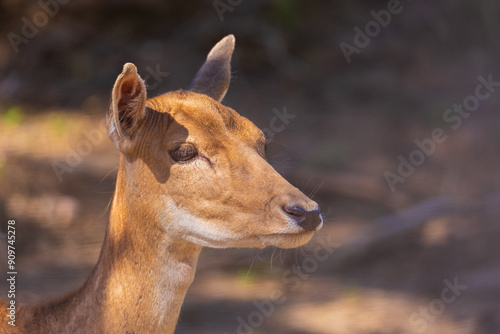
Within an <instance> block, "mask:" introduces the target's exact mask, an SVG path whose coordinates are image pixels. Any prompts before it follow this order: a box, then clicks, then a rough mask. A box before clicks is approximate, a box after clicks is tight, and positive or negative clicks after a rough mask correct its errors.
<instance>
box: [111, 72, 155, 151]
mask: <svg viewBox="0 0 500 334" xmlns="http://www.w3.org/2000/svg"><path fill="white" fill-rule="evenodd" d="M146 100H147V95H146V86H145V85H144V81H143V80H142V79H141V77H140V76H139V74H137V68H136V67H135V65H134V64H132V63H126V64H125V65H123V71H122V73H121V74H120V75H119V76H118V78H117V79H116V82H115V85H114V86H113V92H112V94H111V106H110V107H109V111H108V114H107V115H106V129H107V132H108V136H109V138H110V139H111V141H112V142H113V143H114V144H115V145H116V147H117V148H118V149H119V150H120V151H122V152H123V153H127V151H128V150H129V149H130V148H131V145H132V142H133V139H134V135H137V131H138V128H139V126H140V124H141V122H142V120H143V119H144V116H145V106H146Z"/></svg>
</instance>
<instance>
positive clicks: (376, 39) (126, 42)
mask: <svg viewBox="0 0 500 334" xmlns="http://www.w3.org/2000/svg"><path fill="white" fill-rule="evenodd" d="M499 14H500V3H499V2H497V1H494V0H484V1H481V2H479V1H477V2H472V1H465V0H454V1H451V0H440V1H430V0H421V1H409V0H408V1H406V0H401V1H395V0H392V1H366V0H365V1H362V0H351V1H319V0H314V1H307V2H306V1H299V0H289V1H285V0H270V1H263V0H253V1H245V0H238V1H237V0H216V1H212V0H210V1H170V2H168V3H166V2H164V1H159V0H142V1H140V2H137V1H131V0H126V1H118V0H101V1H96V0H87V1H83V0H70V1H69V0H59V1H56V0H45V1H44V0H42V1H40V2H34V1H23V0H3V1H1V3H0V22H1V23H0V35H1V36H2V38H1V39H0V222H1V229H2V234H1V238H0V256H1V258H2V260H1V261H0V268H2V271H5V272H6V271H7V270H6V260H3V259H6V258H7V255H6V252H5V249H6V238H5V231H6V224H7V220H8V219H15V220H16V229H17V239H16V249H17V253H16V255H17V270H18V272H19V274H18V282H17V297H18V298H17V300H18V301H19V302H26V303H28V302H34V301H41V300H47V299H49V298H55V297H59V296H62V295H64V294H65V293H67V292H69V291H71V290H73V289H75V288H77V287H78V286H80V285H81V284H82V283H83V282H84V281H85V279H86V277H87V276H88V274H89V273H90V271H91V270H92V268H93V266H94V265H95V263H96V261H97V258H98V255H99V251H100V247H101V243H102V241H103V238H104V231H105V228H106V224H107V219H108V204H109V201H110V199H111V197H112V194H113V190H114V182H115V178H116V167H117V163H118V160H117V159H118V154H117V151H116V150H115V148H114V147H113V146H112V145H111V142H110V141H109V140H108V139H107V137H106V134H105V130H104V128H103V123H102V122H103V119H104V114H105V112H106V109H107V105H108V101H109V96H110V92H111V88H112V86H113V83H114V80H115V79H116V77H117V75H118V74H119V73H120V72H121V69H122V66H123V64H124V63H125V62H134V63H135V64H136V65H137V67H138V69H139V73H140V74H141V76H142V77H143V78H144V79H145V80H146V82H147V84H148V94H149V95H150V96H155V95H158V94H161V93H163V92H166V91H170V90H176V89H179V88H187V87H188V85H189V83H190V81H191V79H192V78H193V77H194V74H195V73H196V71H197V70H198V68H199V66H201V64H202V63H203V61H204V59H205V57H206V55H207V53H208V52H209V50H210V49H211V47H212V46H213V45H214V44H215V43H216V42H217V41H218V40H220V39H221V38H222V37H224V36H225V35H227V34H230V33H231V34H234V35H235V36H236V50H235V53H234V55H233V61H232V71H233V79H232V83H231V87H230V89H229V92H228V94H227V95H226V98H225V100H224V104H226V105H228V106H230V107H232V108H234V109H235V110H237V111H238V112H239V113H240V114H242V115H244V116H246V117H248V118H249V119H251V120H252V121H254V122H255V123H256V124H257V125H258V126H259V127H261V128H262V129H266V133H267V134H268V135H269V137H270V139H271V141H270V143H269V151H270V153H269V160H270V162H271V163H272V164H273V166H275V167H276V169H277V170H278V171H279V172H280V173H281V174H282V175H284V176H285V177H286V178H287V179H289V180H290V181H291V182H292V183H293V184H295V185H296V186H298V187H299V188H300V189H301V190H303V191H304V192H305V193H307V194H311V196H314V199H315V200H317V201H318V202H319V203H320V205H321V207H322V208H323V211H324V216H325V218H326V224H325V226H324V228H323V229H322V230H321V231H320V232H319V233H317V235H316V237H315V238H314V239H313V241H312V242H311V243H310V244H308V245H306V246H304V247H302V248H300V249H297V250H287V251H283V250H278V249H273V248H268V249H265V250H253V249H238V250H234V249H230V250H213V249H205V250H204V251H203V252H202V256H201V258H200V262H199V267H198V271H197V276H196V279H195V282H194V284H193V286H192V287H191V289H190V290H189V293H188V296H187V299H186V301H185V304H184V306H183V309H182V312H181V316H180V321H179V325H178V329H177V331H176V333H180V334H187V333H205V334H212V333H214V334H215V333H220V334H222V333H260V334H263V333H273V334H306V333H307V334H335V333H350V334H351V333H355V334H357V333H359V334H375V333H499V332H500V304H499V297H500V264H499V262H498V256H499V255H500V248H499V242H498V239H499V237H500V225H499V216H500V215H499V213H500V173H499V172H498V171H497V169H498V166H499V165H500V161H499V160H500V145H499V144H498V143H499V141H500V116H499V110H498V109H499V106H500V66H499V65H498V62H499V54H500V52H499V51H500V48H499V46H500V45H499V43H500V20H499V18H500V15H499ZM284 115H287V116H286V117H285V116H284ZM318 254H321V256H319V255H318ZM0 287H1V291H0V292H1V293H2V296H6V283H5V281H4V280H3V282H2V283H1V286H0ZM276 293H282V297H283V298H281V299H280V300H279V301H278V300H274V299H273V296H275V295H276ZM2 298H5V297H2Z"/></svg>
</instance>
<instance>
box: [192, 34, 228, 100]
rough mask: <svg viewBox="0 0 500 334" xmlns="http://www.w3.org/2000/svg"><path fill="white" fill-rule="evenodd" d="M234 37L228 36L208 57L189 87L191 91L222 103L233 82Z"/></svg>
mask: <svg viewBox="0 0 500 334" xmlns="http://www.w3.org/2000/svg"><path fill="white" fill-rule="evenodd" d="M234 42H235V39H234V36H233V35H228V36H226V37H224V38H223V39H222V40H221V41H220V42H219V43H217V44H216V45H215V46H214V47H213V48H212V51H210V53H209V54H208V56H207V60H206V61H205V63H204V64H203V65H202V66H201V68H200V69H199V70H198V73H196V76H195V78H194V80H193V82H192V83H191V85H190V86H189V90H190V91H193V92H196V93H201V94H205V95H208V96H210V97H211V98H213V99H214V100H217V101H219V102H220V101H222V99H223V98H224V95H226V92H227V89H228V88H229V81H230V80H231V56H232V54H233V50H234Z"/></svg>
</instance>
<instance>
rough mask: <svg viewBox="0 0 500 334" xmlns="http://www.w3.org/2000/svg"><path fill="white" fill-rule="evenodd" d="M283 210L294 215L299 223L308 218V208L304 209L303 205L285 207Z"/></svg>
mask: <svg viewBox="0 0 500 334" xmlns="http://www.w3.org/2000/svg"><path fill="white" fill-rule="evenodd" d="M283 211H285V212H286V213H287V214H288V215H289V216H290V217H292V218H293V219H294V220H295V221H296V222H297V224H299V225H300V224H301V223H302V222H303V221H304V220H306V210H304V209H302V208H301V207H296V206H292V207H285V208H284V209H283Z"/></svg>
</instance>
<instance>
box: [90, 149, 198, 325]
mask: <svg viewBox="0 0 500 334" xmlns="http://www.w3.org/2000/svg"><path fill="white" fill-rule="evenodd" d="M124 160H125V158H124V157H123V156H122V157H121V159H120V168H119V172H118V177H117V185H116V190H115V195H114V198H113V204H112V208H111V212H110V221H109V225H108V230H107V234H106V238H105V241H104V245H103V248H102V251H101V257H100V259H99V262H98V264H97V266H96V269H95V270H94V272H93V275H92V276H91V278H90V279H89V281H88V282H87V283H88V284H87V285H88V287H86V288H88V289H90V290H94V291H100V292H99V294H100V297H101V298H99V300H100V301H101V304H102V305H101V306H102V317H103V320H104V321H103V324H106V328H103V330H104V332H106V333H112V332H120V333H125V332H135V333H143V332H151V333H153V332H154V333H173V332H174V330H175V325H176V323H177V319H178V317H179V313H180V308H181V305H182V302H183V300H184V297H185V294H186V291H187V289H188V287H189V286H190V285H191V283H192V281H193V279H194V274H195V269H196V263H197V260H198V255H199V253H200V251H201V248H202V247H201V246H199V245H195V244H193V243H190V242H187V241H184V240H179V239H174V238H172V237H171V236H169V235H168V233H167V232H166V231H165V230H164V229H162V227H161V226H160V225H158V224H157V223H156V222H155V218H153V217H152V216H151V213H150V211H149V210H145V208H141V207H138V205H140V203H143V202H144V201H143V200H140V199H139V198H138V196H145V195H146V194H145V193H144V191H142V192H141V193H138V192H137V191H138V190H134V189H132V188H137V187H136V184H134V182H130V181H129V180H130V179H129V176H130V175H127V174H130V173H128V172H129V170H130V166H128V165H127V166H125V163H124ZM138 203H139V204H138ZM102 286H104V289H102ZM89 295H90V294H89ZM139 315H140V316H139Z"/></svg>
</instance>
